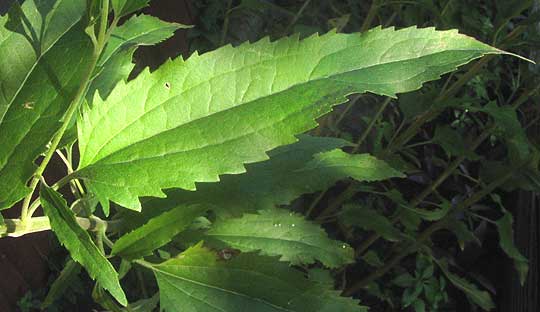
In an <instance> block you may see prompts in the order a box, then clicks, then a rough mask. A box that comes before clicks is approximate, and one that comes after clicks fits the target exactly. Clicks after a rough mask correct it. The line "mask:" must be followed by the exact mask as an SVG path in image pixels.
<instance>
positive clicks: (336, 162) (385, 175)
mask: <svg viewBox="0 0 540 312" xmlns="http://www.w3.org/2000/svg"><path fill="white" fill-rule="evenodd" d="M331 167H335V168H336V170H341V171H342V172H343V173H344V175H345V176H347V175H348V176H350V177H351V178H353V179H355V180H358V181H368V182H369V181H379V180H386V179H389V178H395V177H399V178H403V177H405V175H404V174H403V173H401V172H399V171H397V170H395V169H394V168H392V167H390V166H389V165H388V164H387V163H386V162H384V161H382V160H379V159H377V158H375V157H373V156H371V155H369V154H348V153H345V152H344V151H342V150H340V149H335V150H332V151H329V152H324V153H319V154H316V155H314V156H313V160H311V161H310V162H309V163H307V164H306V166H305V167H304V168H302V169H299V170H297V171H298V172H302V171H308V170H316V169H318V168H331Z"/></svg>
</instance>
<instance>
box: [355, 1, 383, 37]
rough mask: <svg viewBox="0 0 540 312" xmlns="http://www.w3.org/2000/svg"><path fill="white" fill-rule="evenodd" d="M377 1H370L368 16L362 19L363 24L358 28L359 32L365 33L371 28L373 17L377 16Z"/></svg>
mask: <svg viewBox="0 0 540 312" xmlns="http://www.w3.org/2000/svg"><path fill="white" fill-rule="evenodd" d="M379 7H380V6H379V1H378V0H373V1H371V6H370V7H369V11H368V15H367V16H366V18H365V19H364V22H363V23H362V27H361V28H360V32H365V31H366V30H368V29H369V27H370V26H371V23H373V19H374V18H375V16H377V12H378V11H379Z"/></svg>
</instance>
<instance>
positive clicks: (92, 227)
mask: <svg viewBox="0 0 540 312" xmlns="http://www.w3.org/2000/svg"><path fill="white" fill-rule="evenodd" d="M4 222H5V224H4V225H3V226H1V227H0V237H6V236H8V237H20V236H23V235H26V234H30V233H37V232H42V231H48V230H50V229H51V224H50V223H49V218H48V217H33V218H32V222H29V223H27V224H23V222H22V220H20V219H5V220H4ZM77 223H79V225H80V226H81V227H82V228H83V229H85V230H88V231H98V230H100V229H103V228H106V229H107V231H109V232H115V231H117V230H118V229H119V226H120V224H121V221H120V220H114V221H105V220H101V219H99V218H97V217H92V218H80V217H77Z"/></svg>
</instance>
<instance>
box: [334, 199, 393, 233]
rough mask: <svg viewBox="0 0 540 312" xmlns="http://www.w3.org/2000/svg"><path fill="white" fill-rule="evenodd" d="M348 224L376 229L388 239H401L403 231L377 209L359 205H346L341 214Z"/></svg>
mask: <svg viewBox="0 0 540 312" xmlns="http://www.w3.org/2000/svg"><path fill="white" fill-rule="evenodd" d="M341 218H342V220H343V222H345V224H347V225H351V226H357V227H360V228H362V229H363V230H366V231H374V232H376V233H377V234H379V235H381V236H382V237H383V238H384V239H386V240H388V241H392V242H395V241H399V240H400V238H401V232H400V231H399V230H398V229H396V228H395V227H394V226H393V225H392V223H391V222H390V220H388V218H386V217H385V216H383V215H382V214H380V213H378V212H377V211H375V210H373V209H370V208H367V207H364V206H359V205H346V206H345V207H344V208H343V213H342V214H341Z"/></svg>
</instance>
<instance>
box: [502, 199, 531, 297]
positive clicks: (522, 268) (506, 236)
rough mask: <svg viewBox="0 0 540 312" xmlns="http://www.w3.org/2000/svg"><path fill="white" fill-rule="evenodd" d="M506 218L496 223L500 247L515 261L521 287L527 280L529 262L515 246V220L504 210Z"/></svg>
mask: <svg viewBox="0 0 540 312" xmlns="http://www.w3.org/2000/svg"><path fill="white" fill-rule="evenodd" d="M503 212H504V216H503V217H502V218H500V219H499V220H497V221H496V223H495V224H496V225H497V231H498V233H499V245H500V246H501V248H502V250H503V251H504V252H505V253H506V254H507V255H508V256H509V257H510V258H511V259H512V260H513V261H514V266H515V268H516V270H517V272H518V273H519V281H520V283H521V285H522V286H523V284H525V281H526V280H527V273H528V272H529V261H528V260H527V258H525V257H524V256H523V255H522V254H521V253H520V252H519V250H518V249H517V247H516V246H515V245H514V230H513V229H512V224H513V223H514V218H513V217H512V214H511V213H510V212H508V211H507V210H503Z"/></svg>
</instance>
